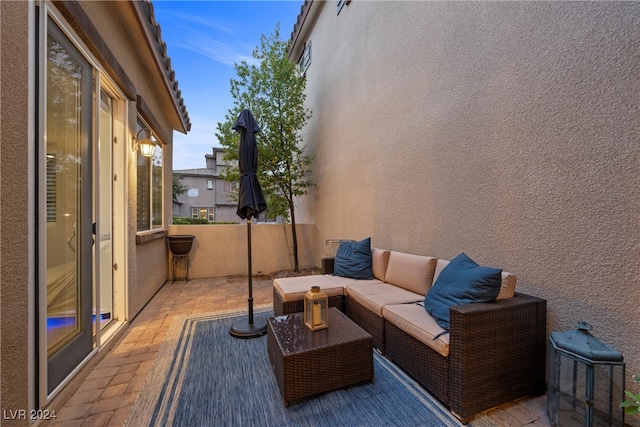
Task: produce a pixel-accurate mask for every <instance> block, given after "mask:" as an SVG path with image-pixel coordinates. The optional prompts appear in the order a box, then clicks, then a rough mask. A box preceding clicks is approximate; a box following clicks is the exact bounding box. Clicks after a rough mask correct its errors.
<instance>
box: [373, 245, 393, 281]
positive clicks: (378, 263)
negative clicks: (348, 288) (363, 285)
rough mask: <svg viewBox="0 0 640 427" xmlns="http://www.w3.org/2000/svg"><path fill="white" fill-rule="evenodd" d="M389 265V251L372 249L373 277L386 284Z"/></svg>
mask: <svg viewBox="0 0 640 427" xmlns="http://www.w3.org/2000/svg"><path fill="white" fill-rule="evenodd" d="M388 264H389V251H386V250H384V249H378V248H371V270H372V271H373V277H375V278H376V279H378V280H382V281H383V282H384V276H385V274H386V273H387V265H388Z"/></svg>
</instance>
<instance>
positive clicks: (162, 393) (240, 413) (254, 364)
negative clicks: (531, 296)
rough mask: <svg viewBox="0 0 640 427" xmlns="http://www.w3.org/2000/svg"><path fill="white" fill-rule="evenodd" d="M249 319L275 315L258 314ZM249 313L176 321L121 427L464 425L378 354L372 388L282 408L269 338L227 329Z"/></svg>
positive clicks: (366, 386)
mask: <svg viewBox="0 0 640 427" xmlns="http://www.w3.org/2000/svg"><path fill="white" fill-rule="evenodd" d="M254 314H255V316H256V317H269V316H272V315H273V314H272V312H271V311H270V310H268V309H260V308H259V309H256V310H255V311H254ZM246 315H247V314H246V310H245V311H244V312H243V313H241V312H238V311H235V312H226V313H213V314H209V315H198V316H184V317H180V318H176V319H175V320H174V321H173V323H172V325H171V326H170V328H169V331H168V333H167V336H166V339H165V342H164V343H163V345H162V347H161V349H160V351H159V353H158V356H157V358H156V361H155V364H154V366H153V368H152V369H151V371H150V373H149V376H148V377H147V380H146V382H145V385H144V386H143V388H142V390H141V392H140V395H139V396H138V399H137V400H136V402H135V404H134V406H133V408H132V410H131V413H130V414H129V418H128V420H127V424H126V425H128V426H135V427H139V426H189V427H191V426H252V427H256V426H367V427H369V426H411V427H415V426H461V424H460V423H459V422H458V421H457V420H456V419H455V418H453V416H452V415H451V414H450V412H449V411H447V410H446V409H445V408H444V407H443V406H442V405H441V404H440V403H438V402H437V401H436V400H435V399H434V398H433V397H431V396H430V395H429V394H428V393H427V392H426V391H425V390H424V389H422V388H421V387H420V386H419V385H418V384H417V383H415V382H414V381H413V380H412V379H411V378H409V377H408V376H407V375H406V374H404V373H403V372H402V371H401V370H400V369H399V368H397V367H396V366H395V365H394V364H393V363H391V362H389V361H388V360H387V359H385V358H384V357H382V356H380V355H379V354H378V353H377V352H375V351H374V375H375V381H374V382H372V383H364V384H361V385H355V386H352V387H349V388H346V389H342V390H336V391H333V392H329V393H324V394H321V395H319V396H316V397H313V398H309V399H306V400H302V401H298V402H295V403H292V404H290V405H289V407H285V406H284V403H283V400H282V396H281V395H280V390H279V389H278V385H277V383H276V380H275V377H274V374H273V370H272V367H271V364H270V362H269V357H268V355H267V337H266V335H264V336H262V337H259V338H253V339H238V338H233V337H232V336H231V335H229V328H230V327H231V325H233V324H234V323H235V322H236V321H237V320H238V319H239V318H242V316H246ZM318 368H319V369H323V368H326V369H331V367H330V366H327V367H318ZM473 424H474V425H476V426H477V425H482V424H484V423H473Z"/></svg>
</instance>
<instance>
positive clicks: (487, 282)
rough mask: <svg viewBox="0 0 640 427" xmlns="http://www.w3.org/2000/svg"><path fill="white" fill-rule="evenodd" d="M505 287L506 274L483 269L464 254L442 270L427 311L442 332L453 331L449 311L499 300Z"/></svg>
mask: <svg viewBox="0 0 640 427" xmlns="http://www.w3.org/2000/svg"><path fill="white" fill-rule="evenodd" d="M501 285H502V270H501V269H499V268H493V267H482V266H480V265H478V264H477V263H476V262H475V261H474V260H472V259H471V258H469V257H468V256H467V255H465V254H464V253H461V254H460V255H458V256H457V257H455V258H454V259H452V260H451V262H450V263H449V264H448V265H447V266H446V267H445V268H443V269H442V271H441V272H440V275H439V276H438V278H437V279H436V281H435V283H434V284H433V286H432V287H431V289H430V290H429V292H427V296H426V297H425V299H424V308H425V309H426V310H427V312H428V313H429V314H430V315H431V316H433V318H434V319H435V320H436V322H438V325H440V327H441V328H443V329H444V330H446V331H448V330H449V307H454V306H457V305H461V304H467V303H470V302H489V301H493V300H495V299H496V297H497V296H498V294H499V293H500V286H501Z"/></svg>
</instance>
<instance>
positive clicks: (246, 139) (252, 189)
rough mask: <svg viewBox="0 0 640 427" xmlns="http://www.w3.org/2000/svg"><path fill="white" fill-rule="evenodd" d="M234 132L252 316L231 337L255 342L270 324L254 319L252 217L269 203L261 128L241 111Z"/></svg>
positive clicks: (240, 323) (231, 330) (245, 111)
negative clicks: (262, 179) (262, 176)
mask: <svg viewBox="0 0 640 427" xmlns="http://www.w3.org/2000/svg"><path fill="white" fill-rule="evenodd" d="M233 129H234V130H235V131H236V132H239V133H240V146H239V149H238V169H239V170H240V189H239V197H238V210H237V212H236V213H237V214H238V216H239V217H240V218H242V219H246V220H247V246H248V267H249V274H248V276H249V299H248V305H249V316H248V318H247V319H246V320H245V319H243V320H240V321H238V322H236V323H234V324H233V326H231V329H230V330H229V333H230V334H231V335H233V336H234V337H237V338H255V337H259V336H261V335H264V334H265V333H266V332H267V320H266V319H263V318H258V319H254V318H253V280H252V274H251V217H257V216H258V215H259V214H260V212H262V211H264V210H265V209H267V202H266V201H265V199H264V195H263V194H262V189H261V188H260V183H259V182H258V178H257V177H256V172H257V171H258V146H257V145H256V133H258V132H260V127H259V126H258V123H256V120H255V119H254V117H253V114H251V111H249V110H246V109H245V110H242V112H241V113H240V115H239V116H238V119H237V120H236V122H235V123H234V125H233Z"/></svg>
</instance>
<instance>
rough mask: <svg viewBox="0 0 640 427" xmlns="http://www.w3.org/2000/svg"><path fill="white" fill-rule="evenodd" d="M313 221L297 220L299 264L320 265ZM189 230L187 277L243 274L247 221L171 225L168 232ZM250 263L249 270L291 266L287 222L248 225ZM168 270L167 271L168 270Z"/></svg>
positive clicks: (187, 231)
mask: <svg viewBox="0 0 640 427" xmlns="http://www.w3.org/2000/svg"><path fill="white" fill-rule="evenodd" d="M314 230H315V227H314V226H313V224H297V225H296V231H297V235H298V263H299V266H300V268H301V269H302V268H310V267H315V266H320V258H318V259H315V257H314V254H313V245H314V241H315V231H314ZM175 234H193V235H194V236H196V237H195V239H194V242H193V246H192V248H191V252H190V253H189V258H190V259H191V270H190V272H189V278H192V279H198V278H207V277H220V276H230V275H246V274H247V225H246V223H245V224H238V225H235V224H212V225H171V226H169V235H175ZM251 247H252V251H251V254H252V255H251V264H252V270H253V274H259V273H258V272H262V273H264V274H269V273H272V272H275V271H280V270H288V269H293V266H294V260H293V255H292V253H291V248H292V247H293V240H292V237H291V225H290V224H271V223H269V224H265V223H253V224H252V225H251ZM169 273H170V274H171V272H169Z"/></svg>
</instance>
